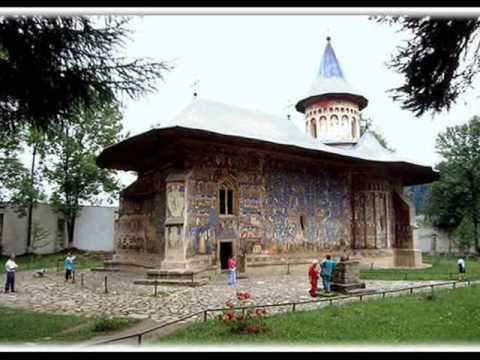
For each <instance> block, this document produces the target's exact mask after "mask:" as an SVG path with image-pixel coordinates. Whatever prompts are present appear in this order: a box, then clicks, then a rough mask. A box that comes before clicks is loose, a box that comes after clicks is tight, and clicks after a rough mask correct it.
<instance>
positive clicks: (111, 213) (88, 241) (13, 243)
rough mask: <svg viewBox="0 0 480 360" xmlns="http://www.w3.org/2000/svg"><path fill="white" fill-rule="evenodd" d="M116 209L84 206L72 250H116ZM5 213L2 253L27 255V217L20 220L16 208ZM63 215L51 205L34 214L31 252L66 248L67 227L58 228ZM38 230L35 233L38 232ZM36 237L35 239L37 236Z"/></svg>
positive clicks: (77, 222) (45, 252)
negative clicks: (114, 241) (114, 238)
mask: <svg viewBox="0 0 480 360" xmlns="http://www.w3.org/2000/svg"><path fill="white" fill-rule="evenodd" d="M116 211H117V208H116V207H102V206H84V207H83V208H82V212H81V214H80V216H79V217H78V218H77V221H76V229H75V235H74V242H73V247H75V248H78V249H82V250H88V251H113V236H114V226H115V216H116ZM0 213H3V230H2V238H1V239H0V240H1V247H2V254H3V255H9V254H16V255H21V254H24V253H26V252H27V216H25V217H20V216H19V215H18V214H17V213H16V212H15V211H14V209H13V208H11V207H3V208H0ZM59 219H60V220H61V219H62V216H61V215H59V214H56V213H54V212H53V211H52V209H51V208H50V206H48V205H45V204H40V205H38V206H37V207H36V208H35V209H34V210H33V215H32V224H33V226H32V244H33V247H32V252H35V253H38V254H48V253H54V252H57V251H60V250H62V249H64V248H65V246H66V245H67V227H66V223H64V227H63V231H62V230H61V228H60V229H59V225H61V224H62V222H61V221H60V222H59ZM35 228H36V231H35ZM35 235H36V236H35Z"/></svg>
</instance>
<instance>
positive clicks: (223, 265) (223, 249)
mask: <svg viewBox="0 0 480 360" xmlns="http://www.w3.org/2000/svg"><path fill="white" fill-rule="evenodd" d="M232 245H233V243H232V242H231V241H228V242H227V241H222V242H220V269H221V270H228V259H229V258H230V256H231V255H232V254H233V246H232Z"/></svg>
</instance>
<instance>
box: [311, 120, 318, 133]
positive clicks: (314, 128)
mask: <svg viewBox="0 0 480 360" xmlns="http://www.w3.org/2000/svg"><path fill="white" fill-rule="evenodd" d="M310 134H312V136H313V137H314V138H317V122H316V120H315V118H313V119H312V120H310Z"/></svg>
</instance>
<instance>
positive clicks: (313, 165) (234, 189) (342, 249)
mask: <svg viewBox="0 0 480 360" xmlns="http://www.w3.org/2000/svg"><path fill="white" fill-rule="evenodd" d="M367 104H368V100H367V99H366V98H365V97H363V96H362V95H361V94H360V93H359V92H358V91H357V90H355V89H354V88H353V87H352V86H351V85H350V84H349V83H348V82H347V80H346V79H345V77H344V74H343V72H342V69H341V67H340V63H339V61H338V60H337V58H336V56H335V52H334V50H333V48H332V45H331V42H330V39H329V38H327V45H326V48H325V51H324V54H323V58H322V60H321V64H320V69H319V72H318V76H317V78H316V79H314V81H313V83H312V86H311V88H310V90H309V91H308V93H307V94H306V95H305V96H303V97H302V98H301V99H300V100H299V101H298V102H297V104H296V106H295V107H296V110H297V111H299V112H301V113H303V114H304V115H305V131H303V132H302V131H301V130H300V129H299V128H298V127H297V126H295V125H294V124H293V123H292V121H291V120H289V119H287V118H282V117H277V116H273V115H268V114H264V113H260V112H256V111H252V110H246V109H242V108H237V107H235V106H231V105H226V104H222V103H218V102H215V101H210V100H203V99H194V100H193V101H192V102H191V104H190V105H189V106H187V108H185V109H184V110H183V111H182V112H181V113H180V114H178V115H177V116H176V117H175V118H174V119H173V120H172V121H171V122H170V123H167V124H165V125H164V126H162V127H161V128H156V129H153V130H150V131H147V132H144V133H142V134H139V135H136V136H133V137H130V138H128V139H126V140H124V141H122V142H120V143H118V144H115V145H112V146H110V147H108V148H106V149H104V151H103V152H102V153H101V154H100V155H99V156H98V158H97V163H98V165H99V166H101V167H103V168H110V169H116V170H123V171H134V172H136V173H137V174H138V178H137V180H136V181H135V182H133V183H132V184H131V185H130V186H128V187H127V188H125V189H124V190H123V191H122V192H121V196H120V209H119V218H118V220H117V227H116V234H115V255H114V258H113V261H112V264H115V265H119V266H121V265H129V266H131V265H136V266H142V267H145V268H148V269H149V270H148V274H149V275H151V274H155V275H162V276H167V275H169V274H170V275H172V276H173V275H174V274H177V275H178V274H179V275H182V274H184V275H185V274H197V273H202V272H205V271H216V272H219V271H221V270H223V269H226V267H227V259H228V257H229V256H230V255H231V254H233V255H234V256H235V257H236V258H237V262H238V264H239V270H240V272H244V271H245V272H247V273H248V272H256V271H263V270H265V271H274V270H275V269H278V268H279V266H280V265H284V264H285V262H291V263H297V264H305V263H310V262H311V260H312V259H315V258H317V259H319V258H320V257H321V256H323V255H325V254H327V253H329V254H331V255H332V256H334V257H336V256H341V255H344V254H348V255H350V256H353V257H357V258H359V259H360V261H361V262H364V263H371V262H375V263H376V264H382V266H386V267H394V266H399V267H419V266H421V264H422V256H421V252H420V251H419V250H418V249H417V242H416V231H415V228H416V226H415V210H414V208H413V205H412V204H411V203H410V201H409V200H408V199H407V198H406V197H405V195H404V193H403V187H405V186H410V185H416V184H425V183H430V182H432V181H435V180H437V179H438V173H437V172H436V171H434V170H433V169H432V167H431V166H429V165H425V164H421V163H419V162H417V161H415V160H410V159H406V158H403V157H400V156H399V155H397V154H395V153H392V152H390V151H389V150H387V149H385V148H384V147H382V145H380V144H379V142H378V141H377V140H376V138H375V137H374V136H373V135H372V134H371V133H369V132H368V131H367V132H365V133H364V134H363V135H362V136H361V135H360V123H359V118H360V112H361V111H362V110H363V109H364V108H365V107H366V106H367ZM301 266H302V267H303V268H305V266H304V265H301ZM305 271H306V270H305ZM192 277H193V275H192Z"/></svg>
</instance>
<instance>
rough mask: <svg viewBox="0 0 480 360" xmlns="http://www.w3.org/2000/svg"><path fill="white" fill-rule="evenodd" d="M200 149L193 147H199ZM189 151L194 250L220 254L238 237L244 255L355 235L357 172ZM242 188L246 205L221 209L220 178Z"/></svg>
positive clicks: (339, 241) (330, 244) (342, 242)
mask: <svg viewBox="0 0 480 360" xmlns="http://www.w3.org/2000/svg"><path fill="white" fill-rule="evenodd" d="M192 150H193V149H192ZM198 150H199V151H192V152H191V153H189V154H188V157H189V161H188V163H189V164H190V165H191V167H192V171H191V175H190V176H189V178H188V181H187V184H188V185H187V187H188V189H189V191H188V201H187V212H188V214H187V219H188V220H187V221H188V224H187V230H186V234H187V235H186V236H187V237H188V239H187V244H188V245H187V256H188V257H193V256H195V255H198V254H210V255H214V256H215V255H216V254H217V248H216V246H217V241H228V240H229V239H231V240H233V242H234V246H235V247H236V252H237V254H242V253H246V254H265V255H277V254H282V253H286V252H289V253H305V252H312V251H315V252H318V251H321V250H322V249H343V248H346V247H349V246H350V241H351V211H350V210H351V205H350V203H351V199H350V191H349V182H350V178H349V176H348V173H347V172H345V171H339V170H334V169H332V168H328V167H325V166H318V163H317V166H312V164H311V163H310V164H309V163H299V162H298V161H288V159H285V160H281V159H275V158H272V157H269V155H265V154H261V153H253V152H252V153H249V152H243V153H242V154H239V153H235V152H234V151H227V150H225V149H224V148H221V147H218V148H212V149H210V151H209V153H208V154H205V153H204V152H202V151H200V149H198ZM225 179H227V181H228V182H229V183H231V184H232V187H233V188H234V190H235V199H236V200H237V205H238V209H237V211H236V212H235V214H233V215H221V214H219V199H218V197H219V184H221V183H222V182H223V181H224V180H225Z"/></svg>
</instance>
